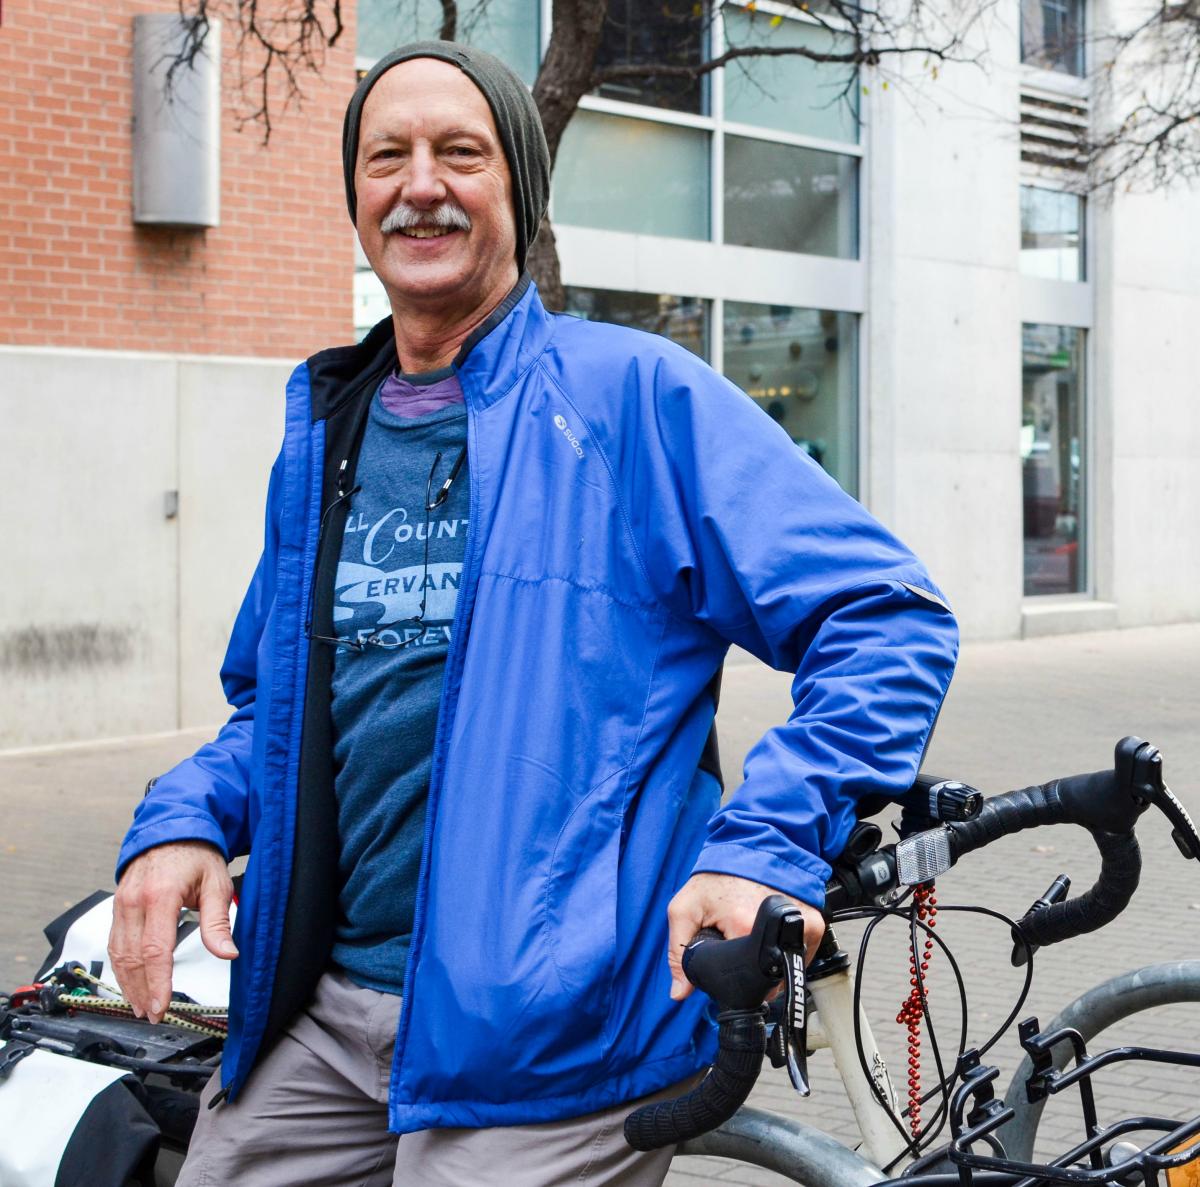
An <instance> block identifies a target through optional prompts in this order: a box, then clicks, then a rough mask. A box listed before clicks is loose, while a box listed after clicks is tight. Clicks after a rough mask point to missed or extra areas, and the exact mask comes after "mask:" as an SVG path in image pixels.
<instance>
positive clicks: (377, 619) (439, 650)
mask: <svg viewBox="0 0 1200 1187" xmlns="http://www.w3.org/2000/svg"><path fill="white" fill-rule="evenodd" d="M436 389H440V390H435V388H434V387H432V386H426V387H414V386H413V385H411V384H407V383H406V382H405V381H404V380H402V379H396V378H395V377H393V378H391V379H389V380H387V381H386V382H385V384H384V386H383V388H382V389H381V391H380V392H379V393H377V394H376V396H375V398H374V400H373V401H372V404H371V410H370V414H369V417H368V420H367V426H366V430H365V432H364V435H363V442H362V449H361V452H360V454H359V460H358V469H357V471H356V473H355V482H356V484H357V485H358V486H360V487H361V489H360V490H359V491H358V492H357V493H356V494H355V495H354V496H353V499H352V501H351V508H350V512H349V514H348V515H347V518H346V529H345V535H344V536H343V539H342V551H341V557H340V561H339V564H338V571H337V578H336V589H335V596H334V608H333V627H334V633H335V634H337V636H338V637H339V638H341V639H346V640H354V641H357V642H360V643H362V644H363V649H362V650H361V651H356V650H351V649H350V648H347V647H339V648H338V649H337V656H336V658H335V661H334V670H333V702H332V715H333V739H334V741H333V758H334V772H335V775H334V780H335V782H334V787H335V791H336V794H337V802H338V834H339V842H340V873H341V897H340V900H339V907H340V911H339V921H338V928H337V935H336V937H335V943H334V948H333V954H332V959H333V962H334V963H335V964H336V965H338V966H340V967H341V968H342V969H344V970H345V972H346V974H347V975H348V976H349V977H350V978H351V979H352V980H353V981H355V982H357V983H358V984H360V985H364V986H367V987H368V988H371V989H378V990H382V991H383V992H385V993H400V992H401V991H402V988H403V985H404V969H405V964H406V961H407V958H408V946H409V941H410V939H411V934H412V924H413V908H414V903H415V898H416V887H417V876H418V872H419V869H420V864H421V850H422V845H423V841H424V830H425V801H426V798H427V796H428V792H429V771H430V765H431V759H432V752H433V736H434V731H435V729H436V726H437V715H438V706H439V703H440V701H441V693H442V676H443V672H444V668H445V662H446V651H447V648H448V646H449V642H450V633H451V627H452V624H453V620H454V609H455V606H456V604H457V601H458V586H459V581H460V579H461V576H462V564H463V554H464V550H465V544H466V535H467V516H468V508H469V498H468V482H467V465H466V457H465V453H464V452H463V451H464V450H465V447H466V432H467V423H466V410H465V408H464V406H463V404H462V389H461V388H460V387H459V386H458V381H457V379H449V380H444V381H442V382H441V383H439V384H437V385H436ZM430 408H432V409H433V410H432V411H426V409H430ZM413 412H416V413H418V414H417V415H411V413H413ZM460 456H461V457H462V464H461V466H460V468H459V470H458V473H457V475H456V476H455V477H454V480H453V482H452V483H451V485H450V489H449V492H448V493H447V495H446V497H445V499H444V501H443V502H442V503H441V505H440V506H438V507H436V508H434V509H432V510H430V511H428V512H427V511H426V501H427V500H428V501H429V502H433V501H434V500H435V499H436V498H437V497H438V493H439V491H441V490H442V488H443V486H444V485H445V483H446V482H447V480H448V479H450V478H451V475H452V473H453V472H454V467H455V463H456V462H457V461H458V459H459V458H460ZM427 545H428V553H427V552H426V546H427ZM401 644H402V645H401Z"/></svg>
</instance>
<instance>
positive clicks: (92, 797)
mask: <svg viewBox="0 0 1200 1187" xmlns="http://www.w3.org/2000/svg"><path fill="white" fill-rule="evenodd" d="M788 687H789V680H788V678H787V677H786V676H780V675H779V674H778V673H775V672H771V671H769V670H767V669H765V668H763V667H762V666H761V665H759V664H758V663H756V662H755V661H753V660H750V659H749V657H738V658H737V659H735V660H734V661H733V662H731V663H730V665H729V666H728V668H727V670H726V676H725V684H724V689H723V692H722V700H721V712H720V725H721V750H722V756H723V759H724V765H725V769H726V772H727V776H728V782H729V784H730V786H731V787H732V786H734V785H736V783H737V782H738V781H739V779H740V775H739V768H740V764H741V759H742V756H743V755H744V754H745V752H746V750H747V749H748V748H749V747H750V746H751V745H752V744H753V743H754V742H755V741H756V740H757V739H758V737H760V736H761V734H762V733H763V731H764V730H765V729H767V728H768V727H769V726H770V725H771V724H772V723H774V722H777V721H780V720H782V719H783V718H784V717H785V716H786V715H787V713H788V710H789V708H790V700H789V696H788ZM1130 733H1132V734H1137V735H1139V736H1141V737H1143V738H1146V739H1148V740H1150V741H1152V742H1153V743H1155V744H1156V745H1157V746H1159V747H1160V748H1161V749H1162V751H1163V754H1164V760H1165V769H1166V772H1167V780H1168V782H1169V783H1170V784H1171V786H1172V787H1173V789H1174V790H1175V792H1176V794H1178V795H1179V797H1180V799H1181V800H1182V801H1183V802H1184V804H1185V805H1186V806H1187V807H1188V809H1189V811H1191V812H1192V814H1193V816H1194V817H1200V624H1198V625H1182V626H1169V627H1155V628H1144V629H1138V630H1128V631H1113V632H1106V633H1098V634H1082V635H1073V636H1062V637H1059V638H1049V639H1039V640H1030V641H1022V642H1002V643H977V644H972V645H968V646H967V647H965V648H964V650H963V655H962V657H961V659H960V662H959V670H958V674H957V676H956V677H955V681H954V685H953V687H952V689H951V692H950V695H949V696H948V698H947V700H946V704H945V707H944V709H943V712H942V716H941V720H940V722H939V724H938V728H937V733H936V736H935V738H934V741H933V744H932V746H931V748H930V754H929V758H928V760H927V762H926V764H925V769H926V770H931V771H936V772H937V773H939V774H942V775H946V776H953V777H955V778H960V779H963V780H965V781H966V782H969V783H973V784H974V785H975V786H977V787H980V788H981V789H982V790H984V791H987V792H996V791H1002V790H1006V789H1008V788H1011V787H1019V786H1026V785H1028V784H1030V783H1037V782H1043V781H1045V780H1047V779H1050V778H1052V777H1054V776H1057V775H1065V774H1074V773H1077V772H1079V771H1086V770H1096V769H1099V768H1102V767H1105V766H1107V765H1109V764H1110V763H1111V760H1112V748H1113V745H1114V744H1115V742H1116V741H1117V740H1118V739H1119V738H1120V737H1122V736H1123V735H1125V734H1130ZM207 735H208V732H207V731H191V732H188V733H178V734H170V735H161V736H157V737H152V738H141V739H126V740H120V741H114V742H105V743H98V744H95V745H86V746H72V747H64V748H61V749H54V750H38V751H25V752H9V753H7V754H0V888H2V893H0V987H4V988H8V987H11V986H13V985H16V984H19V983H21V982H22V981H24V980H26V979H28V977H29V976H30V975H31V974H32V973H33V972H34V971H35V970H36V968H37V966H38V964H39V962H40V961H41V959H42V957H43V955H44V950H45V943H44V940H43V939H42V938H41V935H40V929H41V927H42V925H43V924H45V923H46V922H48V921H49V920H50V919H51V918H53V917H54V916H55V915H56V914H57V913H58V912H59V911H60V910H62V909H63V908H64V907H66V906H68V905H71V904H73V903H74V902H76V901H78V900H79V899H80V898H83V897H84V896H85V895H87V894H89V893H90V892H91V891H93V890H94V889H96V888H97V887H107V886H110V885H111V882H112V864H113V859H114V857H115V854H116V850H117V845H118V843H119V840H120V837H121V834H122V832H123V831H124V828H125V827H126V824H127V821H128V819H129V815H130V813H131V811H132V809H133V807H134V805H135V804H136V802H137V800H138V799H139V798H140V797H141V795H142V789H143V787H144V786H145V783H146V780H147V779H148V778H149V777H151V776H152V775H154V774H157V773H159V772H161V771H162V770H164V769H166V768H167V767H168V766H170V765H171V764H173V763H174V762H176V761H178V760H179V759H180V758H182V757H183V756H185V755H186V754H188V753H189V752H190V751H191V750H192V749H194V748H195V746H196V745H197V744H198V743H199V742H200V741H202V740H203V739H204V738H205V737H206V736H207ZM1076 832H1077V830H1070V829H1062V828H1058V829H1051V830H1045V832H1044V833H1043V834H1039V835H1037V836H1032V835H1029V834H1026V835H1024V836H1016V837H1011V838H1007V839H1006V840H1004V841H1002V842H999V843H997V844H996V845H994V846H992V847H990V848H989V849H988V850H987V851H986V852H984V853H982V854H979V855H978V857H977V858H973V859H972V860H970V861H968V862H964V863H963V865H962V866H960V867H959V868H957V869H956V870H954V871H952V872H951V873H950V874H949V875H947V876H946V877H945V878H944V879H942V881H941V883H940V885H939V899H940V901H941V902H942V903H943V904H948V903H951V902H972V903H976V902H978V903H983V904H986V905H988V906H991V907H993V908H996V909H998V910H1001V911H1004V912H1007V913H1008V914H1010V915H1019V914H1021V913H1023V912H1024V911H1025V909H1026V908H1027V907H1028V906H1029V904H1030V903H1031V902H1032V901H1033V900H1034V899H1035V898H1036V897H1037V896H1038V895H1040V894H1041V893H1042V891H1044V890H1045V889H1046V887H1047V886H1048V885H1049V884H1050V882H1051V880H1052V879H1053V878H1054V876H1055V875H1056V874H1058V873H1060V872H1064V871H1065V872H1068V873H1070V875H1071V876H1072V879H1073V881H1074V882H1075V886H1076V889H1082V888H1084V887H1085V886H1086V885H1088V884H1090V881H1091V879H1092V878H1093V877H1094V876H1095V871H1096V867H1097V862H1096V859H1095V857H1094V851H1092V850H1091V843H1090V841H1089V840H1088V839H1087V837H1086V836H1085V835H1083V834H1079V835H1076ZM1140 835H1141V838H1142V845H1143V853H1144V859H1145V868H1144V872H1143V879H1142V885H1141V888H1140V890H1139V892H1138V895H1137V897H1136V898H1135V900H1134V903H1133V905H1132V907H1131V909H1130V910H1129V911H1128V912H1127V913H1126V915H1125V916H1123V917H1122V918H1121V919H1119V920H1118V921H1117V922H1116V923H1114V924H1113V925H1111V926H1110V927H1108V928H1106V929H1105V930H1104V931H1102V932H1100V933H1097V934H1095V935H1092V936H1088V937H1083V938H1081V939H1079V940H1076V941H1074V942H1072V943H1070V944H1068V945H1066V946H1065V947H1063V948H1060V949H1054V948H1051V949H1047V950H1044V951H1043V952H1042V953H1041V954H1039V957H1038V961H1037V973H1038V976H1037V979H1036V983H1035V988H1034V993H1033V995H1032V997H1031V999H1030V1001H1029V1002H1028V1003H1027V1005H1026V1007H1025V1008H1024V1010H1023V1011H1022V1017H1024V1016H1028V1015H1029V1014H1032V1013H1037V1014H1038V1015H1039V1016H1040V1017H1041V1018H1042V1019H1043V1021H1048V1020H1049V1018H1050V1017H1051V1016H1052V1014H1053V1013H1054V1012H1055V1010H1056V1009H1057V1008H1058V1007H1059V1006H1061V1005H1062V1004H1065V1002H1066V1001H1068V1000H1069V999H1070V998H1072V997H1074V996H1075V995H1076V994H1077V993H1078V992H1080V991H1082V989H1083V988H1085V987H1087V986H1088V985H1090V984H1092V983H1094V982H1096V981H1098V980H1100V979H1102V978H1103V977H1106V976H1109V975H1111V974H1113V973H1115V972H1117V971H1120V970H1123V969H1126V968H1130V967H1134V966H1136V965H1139V964H1145V963H1150V962H1154V961H1160V960H1168V959H1187V958H1192V959H1194V958H1197V957H1198V956H1200V865H1196V864H1189V863H1186V862H1184V861H1183V860H1182V859H1181V858H1180V857H1179V855H1178V853H1177V852H1176V850H1175V848H1174V846H1173V844H1172V843H1171V841H1170V838H1169V835H1168V830H1167V828H1166V827H1165V824H1164V822H1163V821H1162V820H1161V819H1160V818H1152V817H1147V819H1146V821H1145V823H1144V826H1143V828H1142V829H1141V833H1140ZM939 928H940V930H941V931H942V933H943V934H944V935H945V937H946V939H947V941H948V943H949V944H950V945H951V947H952V949H953V951H954V952H955V955H956V956H957V958H958V959H959V961H960V964H961V965H962V967H963V971H964V975H965V977H966V981H967V989H968V993H969V997H970V1003H971V1010H970V1027H971V1039H972V1042H978V1041H980V1040H981V1039H982V1038H983V1037H984V1036H985V1034H986V1032H987V1028H988V1027H989V1026H995V1025H997V1024H998V1023H999V1021H1000V1020H1001V1019H1002V1018H1003V1017H1004V1016H1005V1015H1006V1014H1007V1013H1008V1011H1009V1009H1010V1008H1011V1007H1012V1005H1013V1003H1014V996H1015V993H1016V991H1017V989H1018V988H1019V984H1020V978H1019V977H1018V976H1017V975H1016V973H1015V972H1014V970H1012V969H1011V968H1010V967H1009V964H1008V952H1009V948H1010V943H1009V940H1008V937H1007V934H1006V931H1005V929H1004V928H1003V927H1002V926H1001V925H998V924H995V923H988V922H985V921H981V920H978V919H977V918H976V917H973V916H962V915H955V914H950V913H948V912H943V914H942V916H941V918H940V920H939ZM884 931H885V929H882V928H881V929H880V932H881V933H882V932H884ZM900 931H901V929H895V931H894V932H893V934H890V935H888V934H881V935H880V936H879V938H878V939H876V940H873V941H872V945H871V960H870V963H869V965H868V975H867V977H866V978H865V985H864V1003H865V1006H866V1009H867V1011H868V1014H869V1016H870V1018H871V1019H872V1023H873V1025H874V1027H875V1030H876V1036H877V1038H880V1039H881V1042H882V1043H883V1045H884V1049H885V1054H887V1055H888V1057H889V1063H890V1066H891V1067H892V1068H893V1078H894V1079H895V1080H896V1081H897V1084H898V1087H899V1088H900V1091H901V1094H902V1095H903V1094H904V1085H903V1083H902V1079H903V1077H902V1075H901V1069H902V1068H903V1067H904V1059H903V1058H902V1052H903V1042H902V1039H903V1032H902V1031H901V1029H900V1028H899V1027H898V1026H896V1025H895V1023H894V1022H893V1021H892V1020H893V1019H894V1017H895V1014H896V1010H897V1008H898V1006H899V1003H900V1001H901V999H902V998H903V997H904V996H905V994H906V992H907V983H908V972H907V959H908V957H907V951H906V943H905V940H906V937H905V936H904V935H901V934H900ZM857 934H858V933H857V930H856V929H855V928H853V927H850V926H845V927H842V926H839V928H838V935H839V938H840V940H841V942H842V946H843V947H845V948H847V949H849V950H851V951H852V952H853V951H855V950H856V949H857V943H856V939H857ZM930 977H931V981H930V1001H931V1005H932V1006H933V1007H934V1009H935V1015H934V1017H935V1022H936V1021H937V1018H938V1015H937V1013H936V1008H937V1006H938V1005H939V1004H941V1008H942V1010H943V1015H942V1016H943V1017H944V1018H945V1021H944V1022H943V1023H942V1026H941V1029H942V1031H943V1032H944V1033H945V1035H947V1036H949V1035H950V1034H951V1032H953V1031H955V1030H956V1027H957V1017H956V1016H955V1008H954V1005H955V1003H954V989H953V982H952V978H951V977H950V975H949V970H948V969H946V968H945V967H940V968H939V962H938V961H937V959H935V961H934V966H933V968H932V969H931V972H930ZM942 1003H944V1004H942ZM1198 1034H1200V1009H1198V1008H1196V1007H1172V1008H1170V1009H1168V1010H1163V1011H1160V1012H1156V1014H1155V1015H1154V1016H1152V1017H1151V1018H1148V1019H1141V1020H1139V1022H1138V1024H1137V1026H1136V1027H1135V1028H1134V1029H1133V1030H1132V1031H1130V1032H1126V1034H1125V1036H1124V1037H1125V1039H1126V1041H1130V1040H1131V1039H1132V1038H1137V1039H1138V1040H1139V1041H1142V1042H1149V1043H1157V1044H1160V1045H1170V1044H1172V1043H1174V1044H1176V1045H1183V1046H1188V1045H1189V1044H1190V1045H1191V1046H1192V1047H1193V1048H1194V1047H1195V1046H1196V1045H1197V1042H1196V1036H1197V1035H1198ZM944 1042H945V1046H946V1047H947V1048H948V1047H949V1046H950V1040H949V1038H948V1037H947V1038H946V1039H945V1040H944ZM1015 1046H1016V1044H1015V1038H1014V1039H1013V1040H1011V1041H1008V1042H1003V1043H1002V1044H1001V1045H1000V1046H999V1047H998V1048H997V1049H996V1052H995V1053H994V1054H995V1055H996V1059H997V1062H998V1063H1000V1064H1001V1066H1002V1071H1003V1073H1004V1074H1003V1076H1002V1082H1003V1081H1004V1080H1006V1078H1007V1074H1008V1073H1009V1071H1010V1070H1011V1068H1012V1067H1013V1066H1015V1062H1016V1060H1015V1057H1014V1055H1013V1050H1014V1048H1015ZM952 1057H953V1056H952V1054H951V1055H949V1056H948V1058H950V1059H952ZM924 1067H925V1070H926V1079H927V1082H928V1079H929V1078H930V1077H931V1076H932V1074H933V1073H932V1060H931V1059H928V1058H927V1059H926V1060H925V1064H924ZM813 1074H814V1081H815V1087H814V1092H813V1095H812V1096H811V1097H810V1098H809V1099H808V1100H807V1101H800V1100H798V1099H797V1098H795V1096H794V1094H793V1093H791V1090H790V1089H789V1088H788V1087H787V1086H786V1082H785V1081H784V1080H783V1079H782V1078H781V1077H780V1076H779V1075H778V1074H776V1073H773V1072H772V1073H770V1074H769V1075H764V1077H763V1081H762V1083H761V1084H760V1087H759V1089H758V1090H757V1093H756V1097H755V1098H754V1101H753V1102H752V1103H756V1104H758V1105H759V1106H760V1107H764V1108H770V1109H775V1110H777V1111H783V1112H787V1113H788V1114H789V1115H792V1116H795V1117H798V1118H800V1119H802V1120H804V1121H806V1122H808V1123H809V1124H813V1125H815V1126H817V1127H819V1128H821V1129H823V1130H825V1131H826V1132H829V1133H831V1134H833V1135H834V1136H836V1137H838V1138H839V1139H842V1140H846V1141H849V1142H851V1143H852V1144H853V1143H854V1141H855V1138H854V1131H853V1125H852V1121H851V1119H850V1117H849V1115H848V1109H847V1106H846V1104H845V1101H844V1099H843V1098H841V1097H840V1096H839V1092H838V1089H837V1087H836V1085H835V1083H834V1080H833V1077H832V1075H831V1073H830V1071H829V1069H828V1066H827V1063H826V1062H825V1061H822V1060H821V1059H820V1058H818V1059H815V1060H814V1066H813ZM1105 1083H1106V1085H1111V1086H1107V1087H1105V1088H1104V1089H1103V1090H1102V1091H1101V1092H1100V1093H1099V1101H1100V1105H1101V1109H1102V1110H1103V1109H1104V1108H1105V1106H1106V1105H1107V1106H1114V1107H1117V1108H1124V1109H1126V1111H1128V1110H1129V1109H1132V1108H1134V1107H1136V1111H1138V1112H1153V1111H1154V1110H1155V1108H1157V1107H1159V1106H1162V1107H1163V1108H1170V1107H1171V1104H1170V1102H1171V1100H1172V1098H1174V1099H1175V1100H1178V1099H1180V1094H1183V1093H1187V1094H1188V1095H1189V1099H1190V1102H1191V1107H1192V1108H1193V1110H1194V1109H1195V1106H1196V1102H1197V1101H1200V1090H1198V1087H1197V1085H1198V1083H1200V1081H1197V1079H1196V1078H1195V1077H1194V1076H1193V1077H1191V1078H1186V1077H1183V1076H1181V1075H1179V1074H1177V1073H1171V1072H1167V1073H1161V1074H1160V1073H1157V1072H1156V1073H1154V1074H1139V1073H1132V1074H1130V1073H1127V1074H1126V1075H1125V1076H1124V1078H1122V1077H1121V1076H1120V1075H1114V1077H1112V1079H1111V1081H1106V1082H1105ZM1131 1098H1132V1099H1133V1100H1135V1101H1136V1105H1133V1104H1127V1103H1126V1102H1128V1101H1129V1100H1130V1099H1131ZM1056 1103H1057V1102H1056ZM1176 1107H1178V1106H1176ZM1041 1132H1042V1134H1043V1135H1045V1136H1046V1137H1047V1138H1048V1139H1051V1140H1053V1141H1059V1142H1066V1141H1068V1140H1070V1139H1071V1138H1072V1137H1073V1136H1075V1135H1076V1134H1077V1133H1078V1120H1077V1117H1076V1116H1075V1115H1074V1114H1073V1113H1072V1112H1071V1109H1070V1107H1066V1106H1065V1105H1064V1106H1063V1107H1056V1108H1052V1109H1048V1110H1047V1113H1046V1116H1045V1119H1044V1121H1043V1125H1042V1131H1041ZM700 1182H721V1183H743V1184H762V1185H767V1184H779V1183H783V1182H784V1180H783V1179H781V1178H780V1177H779V1176H775V1175H771V1174H768V1173H766V1172H762V1171H758V1170H754V1169H752V1168H749V1167H745V1166H742V1165H738V1164H733V1163H726V1162H719V1161H715V1160H709V1159H678V1160H677V1161H676V1164H675V1168H674V1169H673V1170H672V1173H671V1176H670V1178H669V1179H668V1184H669V1185H671V1187H689V1185H691V1184H697V1183H700Z"/></svg>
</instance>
